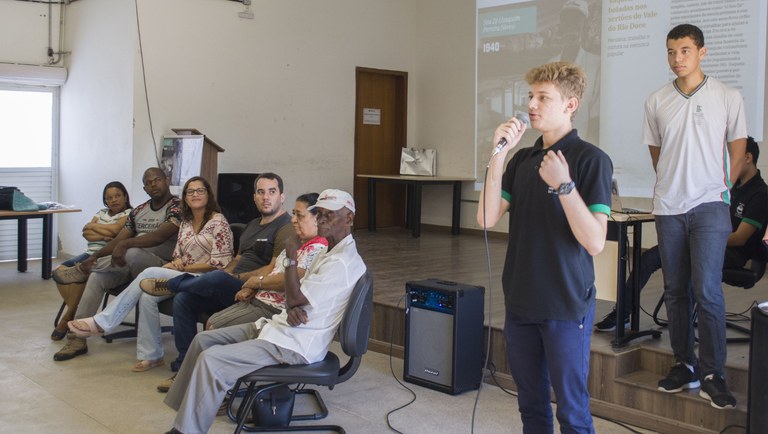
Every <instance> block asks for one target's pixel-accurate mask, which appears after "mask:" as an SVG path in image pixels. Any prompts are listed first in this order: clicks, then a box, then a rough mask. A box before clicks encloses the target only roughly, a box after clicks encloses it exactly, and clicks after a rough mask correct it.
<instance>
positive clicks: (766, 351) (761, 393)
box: [747, 301, 768, 434]
mask: <svg viewBox="0 0 768 434" xmlns="http://www.w3.org/2000/svg"><path fill="white" fill-rule="evenodd" d="M747 395H748V398H747V433H753V434H757V433H768V412H766V409H768V301H765V302H762V303H760V304H759V305H758V306H756V307H754V308H752V339H751V340H750V342H749V389H748V393H747Z"/></svg>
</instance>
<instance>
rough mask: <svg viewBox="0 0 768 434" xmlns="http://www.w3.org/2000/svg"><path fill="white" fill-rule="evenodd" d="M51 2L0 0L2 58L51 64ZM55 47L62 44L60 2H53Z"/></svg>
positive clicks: (3, 59) (56, 48) (12, 60)
mask: <svg viewBox="0 0 768 434" xmlns="http://www.w3.org/2000/svg"><path fill="white" fill-rule="evenodd" d="M48 9H49V8H48V5H47V4H42V3H28V2H19V1H16V0H0V41H3V43H2V44H0V62H8V63H23V64H28V65H45V64H48V56H47V49H48ZM50 9H51V14H50V15H51V18H52V23H51V24H52V26H51V27H52V32H51V33H52V36H51V45H52V47H53V49H54V51H58V47H59V25H58V23H59V6H58V5H51V8H50Z"/></svg>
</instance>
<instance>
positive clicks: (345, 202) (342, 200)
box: [309, 188, 355, 213]
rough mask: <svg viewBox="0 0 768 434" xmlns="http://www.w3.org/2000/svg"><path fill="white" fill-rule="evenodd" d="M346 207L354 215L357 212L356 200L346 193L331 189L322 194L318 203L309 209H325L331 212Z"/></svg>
mask: <svg viewBox="0 0 768 434" xmlns="http://www.w3.org/2000/svg"><path fill="white" fill-rule="evenodd" d="M345 207H346V208H347V209H348V210H350V211H352V213H354V212H355V200H354V199H352V196H351V195H350V194H349V193H347V192H346V191H342V190H336V189H333V188H329V189H327V190H323V192H322V193H320V197H318V198H317V203H316V204H314V205H312V206H311V207H309V209H314V208H325V209H329V210H331V211H338V210H340V209H342V208H345Z"/></svg>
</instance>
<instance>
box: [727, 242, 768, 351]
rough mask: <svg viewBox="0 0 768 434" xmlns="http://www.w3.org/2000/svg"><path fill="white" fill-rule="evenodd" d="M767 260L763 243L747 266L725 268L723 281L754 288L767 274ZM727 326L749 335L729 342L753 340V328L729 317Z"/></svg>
mask: <svg viewBox="0 0 768 434" xmlns="http://www.w3.org/2000/svg"><path fill="white" fill-rule="evenodd" d="M767 260H768V255H766V249H765V246H764V245H762V244H761V245H760V247H758V250H757V252H755V255H754V256H752V258H751V259H750V260H749V263H748V264H747V265H748V266H747V267H744V268H739V269H734V270H723V283H725V284H726V285H730V286H736V287H739V288H744V289H750V288H752V287H753V286H755V284H756V283H757V282H758V281H759V280H760V279H762V277H763V275H764V274H765V265H766V261H767ZM725 326H726V327H728V328H730V329H733V330H736V331H739V332H741V333H744V334H746V335H747V336H746V337H732V338H728V339H726V340H727V342H729V343H749V341H750V340H751V337H752V329H751V328H748V327H744V326H742V325H740V324H738V323H736V322H734V321H731V320H728V319H727V318H726V321H725Z"/></svg>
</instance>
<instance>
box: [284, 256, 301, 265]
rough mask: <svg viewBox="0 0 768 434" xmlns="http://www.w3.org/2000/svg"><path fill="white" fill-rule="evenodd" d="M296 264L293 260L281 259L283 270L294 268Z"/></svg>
mask: <svg viewBox="0 0 768 434" xmlns="http://www.w3.org/2000/svg"><path fill="white" fill-rule="evenodd" d="M297 264H298V262H297V261H296V260H295V259H291V258H289V257H287V256H286V257H285V258H283V268H288V267H295V266H296V265H297Z"/></svg>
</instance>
